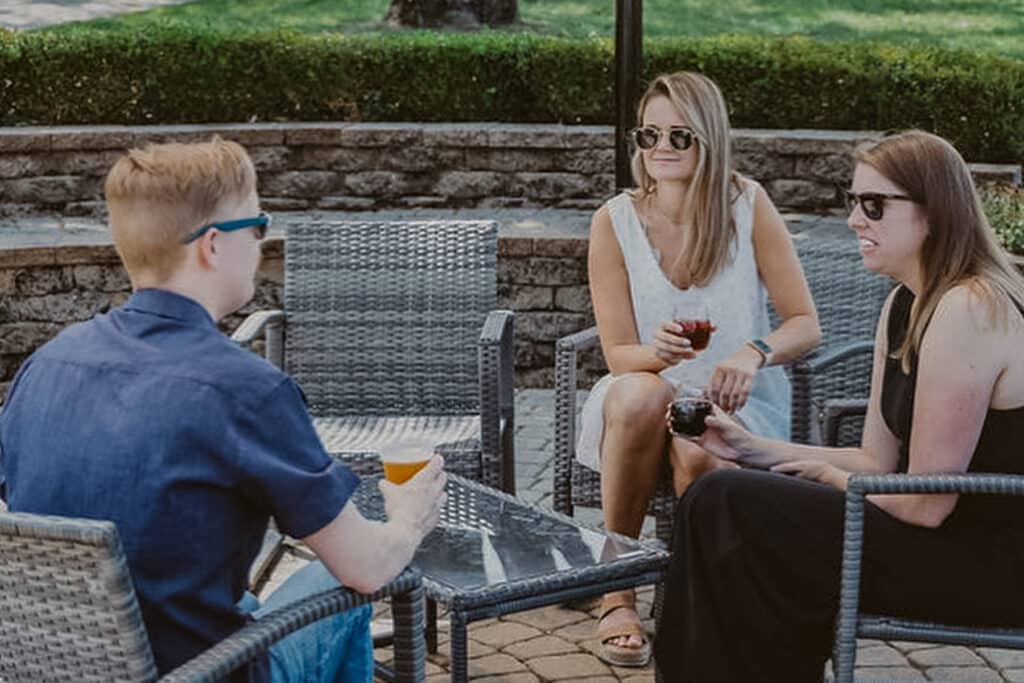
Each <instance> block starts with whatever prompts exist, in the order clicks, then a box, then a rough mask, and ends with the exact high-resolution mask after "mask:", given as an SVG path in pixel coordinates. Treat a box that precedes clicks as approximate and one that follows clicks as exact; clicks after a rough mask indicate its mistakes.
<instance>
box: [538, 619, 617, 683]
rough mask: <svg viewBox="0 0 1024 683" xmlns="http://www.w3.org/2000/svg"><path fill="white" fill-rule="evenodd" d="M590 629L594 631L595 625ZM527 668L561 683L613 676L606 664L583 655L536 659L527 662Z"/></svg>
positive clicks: (595, 658) (545, 678) (544, 677)
mask: <svg viewBox="0 0 1024 683" xmlns="http://www.w3.org/2000/svg"><path fill="white" fill-rule="evenodd" d="M590 628H591V630H593V625H591V626H590ZM526 666H527V668H529V669H530V671H532V672H533V673H535V674H537V675H538V676H540V677H541V678H542V679H544V680H547V681H560V680H564V679H566V678H586V679H588V680H593V679H594V678H595V677H597V676H607V675H609V674H611V669H609V668H608V666H607V665H605V664H604V662H602V661H601V660H600V659H598V658H597V657H593V656H591V655H589V654H583V653H575V654H565V655H550V656H547V657H536V658H534V659H530V660H527V662H526Z"/></svg>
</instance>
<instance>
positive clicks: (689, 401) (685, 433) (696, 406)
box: [669, 386, 712, 441]
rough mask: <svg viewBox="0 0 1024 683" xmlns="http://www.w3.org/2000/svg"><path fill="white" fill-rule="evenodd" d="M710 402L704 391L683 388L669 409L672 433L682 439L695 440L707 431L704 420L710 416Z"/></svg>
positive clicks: (687, 387)
mask: <svg viewBox="0 0 1024 683" xmlns="http://www.w3.org/2000/svg"><path fill="white" fill-rule="evenodd" d="M711 412H712V409H711V401H710V400H709V399H708V397H707V395H706V394H705V392H704V390H702V389H697V388H695V387H690V386H683V387H680V388H679V389H678V390H677V392H676V398H675V400H673V401H672V407H671V408H670V409H669V424H670V425H671V428H672V433H673V434H675V435H676V436H681V437H683V438H684V439H690V440H691V441H692V440H695V439H697V438H698V437H699V436H700V435H701V434H703V433H704V431H705V430H706V429H707V425H706V424H705V423H704V418H706V417H707V416H708V415H711Z"/></svg>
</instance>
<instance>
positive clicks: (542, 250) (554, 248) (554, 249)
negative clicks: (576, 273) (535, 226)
mask: <svg viewBox="0 0 1024 683" xmlns="http://www.w3.org/2000/svg"><path fill="white" fill-rule="evenodd" d="M589 248H590V240H589V239H588V238H587V236H586V235H581V236H580V237H538V238H536V239H535V240H534V241H533V253H534V254H536V255H537V256H550V257H552V258H563V259H564V258H571V259H580V260H581V261H582V265H583V268H584V273H586V261H587V250H588V249H589ZM584 281H586V278H585V276H584Z"/></svg>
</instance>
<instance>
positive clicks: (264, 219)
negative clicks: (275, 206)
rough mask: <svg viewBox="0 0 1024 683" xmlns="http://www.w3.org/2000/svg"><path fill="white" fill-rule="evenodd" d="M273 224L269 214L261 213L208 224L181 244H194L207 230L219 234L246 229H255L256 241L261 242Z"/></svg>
mask: <svg viewBox="0 0 1024 683" xmlns="http://www.w3.org/2000/svg"><path fill="white" fill-rule="evenodd" d="M272 222H273V218H271V216H270V214H269V213H266V212H261V213H260V215H259V216H253V217H252V218H238V219H236V220H233V221H224V222H223V223H210V224H209V225H204V226H203V227H201V228H199V229H198V230H196V231H195V232H193V233H192V234H190V235H189V236H188V237H186V238H185V239H184V240H182V242H181V243H182V244H188V243H189V242H195V241H196V240H197V239H199V238H200V237H202V236H203V235H204V234H206V232H207V231H208V230H220V231H221V232H231V231H232V230H244V229H246V228H256V230H255V231H254V232H255V233H256V239H258V240H261V239H263V238H264V237H266V236H267V230H269V229H270V224H271V223H272Z"/></svg>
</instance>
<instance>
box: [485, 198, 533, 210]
mask: <svg viewBox="0 0 1024 683" xmlns="http://www.w3.org/2000/svg"><path fill="white" fill-rule="evenodd" d="M537 205H538V203H537V202H534V201H531V200H530V199H529V198H527V197H484V198H483V199H479V200H477V201H476V206H478V207H480V208H482V209H522V208H525V207H530V206H537Z"/></svg>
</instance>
